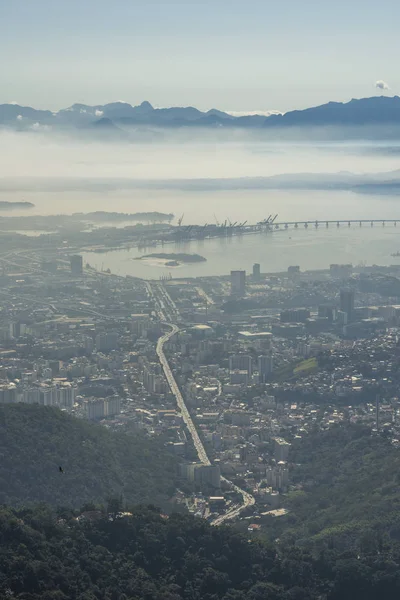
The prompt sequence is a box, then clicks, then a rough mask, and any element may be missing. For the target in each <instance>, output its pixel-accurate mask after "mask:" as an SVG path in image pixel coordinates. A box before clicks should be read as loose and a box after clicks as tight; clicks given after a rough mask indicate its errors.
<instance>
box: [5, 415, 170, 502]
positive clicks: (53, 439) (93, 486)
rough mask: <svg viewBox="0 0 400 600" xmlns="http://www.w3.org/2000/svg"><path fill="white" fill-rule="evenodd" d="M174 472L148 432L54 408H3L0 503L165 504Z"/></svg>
mask: <svg viewBox="0 0 400 600" xmlns="http://www.w3.org/2000/svg"><path fill="white" fill-rule="evenodd" d="M59 466H62V467H63V469H64V473H60V472H59ZM176 473H177V469H176V462H175V458H174V457H173V456H172V455H171V454H170V453H169V452H168V451H166V448H165V446H164V444H163V443H162V442H161V441H158V440H150V439H148V438H146V436H145V434H143V433H142V432H135V433H133V434H127V433H119V432H118V433H115V432H112V431H110V430H109V429H107V428H105V427H103V426H101V425H95V424H91V423H88V422H86V421H83V420H80V419H76V418H74V417H72V416H70V415H67V414H65V413H63V412H61V411H60V410H58V409H57V408H53V407H44V406H37V405H26V404H8V405H2V406H0V504H2V503H3V504H10V505H13V506H15V505H21V504H27V503H35V502H46V503H49V504H52V505H58V506H60V505H62V506H73V507H79V506H82V505H83V504H84V503H85V502H89V501H93V502H106V501H107V499H108V498H109V497H111V496H113V497H117V496H120V495H122V496H123V498H124V499H125V500H126V501H128V502H132V503H137V502H152V503H156V504H158V505H160V506H164V505H165V504H166V501H167V499H168V498H169V497H170V496H171V495H172V494H173V493H174V489H175V485H176Z"/></svg>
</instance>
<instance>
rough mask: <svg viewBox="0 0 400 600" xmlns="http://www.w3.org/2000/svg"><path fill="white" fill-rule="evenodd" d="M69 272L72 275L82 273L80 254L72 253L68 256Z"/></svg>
mask: <svg viewBox="0 0 400 600" xmlns="http://www.w3.org/2000/svg"><path fill="white" fill-rule="evenodd" d="M69 261H70V264H71V273H72V275H82V272H83V258H82V256H80V254H74V255H73V256H70V259H69Z"/></svg>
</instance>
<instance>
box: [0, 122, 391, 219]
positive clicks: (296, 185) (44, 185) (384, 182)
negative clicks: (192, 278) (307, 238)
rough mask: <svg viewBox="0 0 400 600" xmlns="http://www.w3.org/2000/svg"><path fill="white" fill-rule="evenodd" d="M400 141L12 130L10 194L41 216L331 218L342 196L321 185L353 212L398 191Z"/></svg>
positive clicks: (5, 150) (6, 146) (0, 140)
mask: <svg viewBox="0 0 400 600" xmlns="http://www.w3.org/2000/svg"><path fill="white" fill-rule="evenodd" d="M398 147H399V146H397V145H396V144H395V143H391V144H386V143H371V142H370V141H369V142H361V141H352V142H346V143H343V142H332V141H331V142H322V141H318V142H317V141H315V142H312V143H311V142H309V141H304V140H297V141H293V140H292V141H290V142H289V141H286V140H278V139H273V140H266V139H265V138H260V136H259V134H257V135H254V134H252V133H249V132H243V131H241V132H229V136H227V135H226V133H224V135H222V134H221V135H220V136H219V137H218V136H216V135H214V134H212V132H204V133H203V132H202V133H201V135H196V137H195V138H193V137H190V136H188V133H187V131H184V132H182V131H179V132H171V133H168V134H167V133H165V132H164V134H163V138H162V140H159V141H157V142H155V141H154V142H152V143H141V142H137V143H126V142H125V141H123V142H121V141H117V140H113V141H110V140H104V139H93V138H92V139H90V141H89V140H82V139H77V138H74V137H71V136H69V135H68V136H67V135H59V134H57V135H56V134H54V133H49V132H48V131H46V132H40V131H37V132H31V133H15V132H4V131H3V132H2V133H0V152H1V155H2V161H1V164H0V200H1V201H13V202H16V201H22V200H24V201H30V202H32V203H33V204H34V205H35V207H34V208H33V209H31V210H30V211H29V214H36V215H39V214H43V215H46V214H47V215H48V214H62V213H65V214H71V213H73V212H90V211H95V210H106V211H120V212H124V213H131V212H137V211H142V210H146V211H161V212H168V213H169V212H173V213H174V214H175V215H176V216H179V215H181V214H182V213H185V222H186V223H188V222H190V221H192V222H204V221H205V220H208V222H211V221H212V220H213V218H214V217H213V214H214V213H216V214H217V215H221V218H222V216H224V217H225V216H230V217H232V218H233V217H235V219H238V220H240V219H242V220H244V219H246V218H248V217H249V218H251V219H253V220H259V219H262V218H264V217H265V216H268V214H269V213H270V212H279V214H280V215H281V216H282V217H283V216H285V218H289V217H291V216H292V213H294V212H298V213H303V212H304V211H306V212H307V215H310V218H313V217H314V215H317V213H318V218H319V217H320V216H321V215H322V217H324V216H325V214H326V212H327V210H328V209H329V203H331V202H332V198H331V197H330V198H329V199H328V197H327V193H319V192H318V190H321V191H322V190H329V191H331V192H334V193H335V194H336V196H335V203H336V204H337V203H338V202H339V201H340V202H341V198H339V195H340V194H342V196H343V198H344V197H345V198H346V200H345V201H343V209H346V210H344V211H343V214H344V215H345V212H346V211H347V212H346V215H347V213H350V211H353V208H354V211H356V213H357V215H356V216H358V214H359V213H361V212H362V210H363V209H361V208H360V207H359V205H358V202H356V201H355V200H354V198H355V197H356V196H359V197H361V198H363V199H364V198H365V192H368V193H379V194H382V193H388V194H392V195H396V194H397V193H398V189H397V188H398V180H400V176H399V173H396V172H395V171H396V169H397V168H398V164H399V163H398V159H397V148H398ZM392 172H393V173H392ZM309 190H310V191H309ZM312 190H314V191H315V194H317V196H315V195H312ZM355 191H356V192H362V194H364V195H361V194H354V193H353V192H355ZM349 193H350V194H351V199H350V200H351V203H352V206H351V205H350V200H349V198H350V197H349V196H348V194H349ZM318 194H319V195H318ZM311 198H312V200H311ZM379 201H380V200H379ZM371 206H372V205H371ZM371 211H372V212H373V213H374V214H375V213H377V212H378V211H377V210H376V208H373V209H372V208H371ZM265 212H267V215H265V214H264V213H265ZM18 213H19V214H22V213H21V211H18ZM13 214H17V211H13ZM25 214H26V213H25ZM352 214H353V212H352ZM346 215H345V216H346Z"/></svg>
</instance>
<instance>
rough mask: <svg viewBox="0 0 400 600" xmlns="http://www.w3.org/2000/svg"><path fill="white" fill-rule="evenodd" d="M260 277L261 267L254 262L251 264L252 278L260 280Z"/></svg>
mask: <svg viewBox="0 0 400 600" xmlns="http://www.w3.org/2000/svg"><path fill="white" fill-rule="evenodd" d="M260 277H261V267H260V265H259V263H255V264H254V265H253V279H254V281H260Z"/></svg>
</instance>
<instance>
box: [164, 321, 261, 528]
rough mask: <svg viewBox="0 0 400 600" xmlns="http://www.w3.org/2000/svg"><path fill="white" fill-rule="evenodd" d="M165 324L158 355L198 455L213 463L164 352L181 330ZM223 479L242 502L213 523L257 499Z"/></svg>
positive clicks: (213, 522)
mask: <svg viewBox="0 0 400 600" xmlns="http://www.w3.org/2000/svg"><path fill="white" fill-rule="evenodd" d="M163 325H165V326H167V327H169V328H170V331H167V332H166V333H165V334H164V335H163V336H162V337H160V338H159V340H158V342H157V356H158V358H159V361H160V363H161V365H162V367H163V370H164V374H165V377H166V379H167V381H168V384H169V386H170V388H171V391H172V393H173V394H174V396H175V398H176V402H177V405H178V408H179V410H180V411H181V414H182V417H183V420H184V422H185V424H186V427H187V428H188V430H189V432H190V435H191V436H192V439H193V443H194V446H195V448H196V452H197V455H198V457H199V460H200V462H201V463H203V464H204V465H211V461H210V459H209V458H208V456H207V453H206V451H205V448H204V446H203V443H202V441H201V439H200V437H199V434H198V433H197V430H196V427H195V424H194V423H193V420H192V417H191V416H190V413H189V411H188V409H187V407H186V404H185V401H184V399H183V396H182V393H181V391H180V389H179V386H178V384H177V383H176V380H175V377H174V375H173V373H172V371H171V367H170V366H169V363H168V360H167V358H166V356H165V354H164V345H165V344H166V343H167V342H168V341H169V340H170V339H171V338H172V337H173V336H174V335H175V334H176V333H178V331H179V327H178V326H177V325H175V324H173V323H168V322H165V321H164V322H163ZM221 479H222V481H224V482H225V483H226V484H227V485H228V486H229V487H230V488H231V489H233V490H235V491H236V492H237V493H238V494H240V495H241V496H242V499H243V501H242V504H240V505H236V506H234V507H232V508H231V509H230V510H228V511H227V512H226V513H224V514H223V515H221V516H219V517H217V518H216V519H214V521H212V523H211V524H212V525H222V524H223V523H225V521H228V520H231V519H235V518H236V517H238V516H239V515H240V513H241V512H242V511H243V510H244V509H246V508H247V507H249V506H252V505H253V504H254V503H255V500H254V498H253V496H252V495H251V494H249V493H248V492H246V491H245V490H242V489H241V488H239V487H238V486H237V485H235V484H234V483H232V482H231V481H229V480H228V479H226V478H225V477H221Z"/></svg>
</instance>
